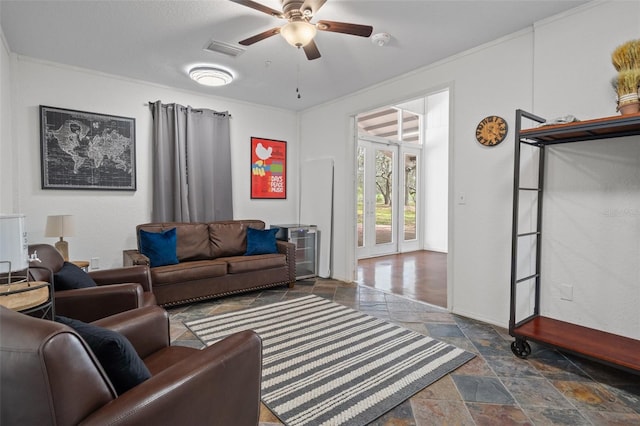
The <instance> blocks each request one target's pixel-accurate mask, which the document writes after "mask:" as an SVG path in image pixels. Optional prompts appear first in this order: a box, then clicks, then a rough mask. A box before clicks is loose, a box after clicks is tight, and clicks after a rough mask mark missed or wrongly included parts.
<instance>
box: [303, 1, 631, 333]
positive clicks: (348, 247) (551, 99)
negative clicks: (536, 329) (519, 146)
mask: <svg viewBox="0 0 640 426" xmlns="http://www.w3.org/2000/svg"><path fill="white" fill-rule="evenodd" d="M638 7H639V4H638V2H605V3H601V2H594V3H590V4H588V5H586V6H584V7H581V8H577V9H574V10H572V11H569V12H568V13H566V14H563V15H560V16H558V17H556V18H555V19H550V20H547V21H545V22H542V23H540V24H539V25H536V26H535V27H534V28H531V29H530V30H525V31H521V32H519V33H516V34H513V35H512V36H509V37H505V38H503V39H500V40H496V41H495V42H493V43H488V44H486V45H484V46H481V47H480V48H476V49H473V50H471V51H468V52H465V53H463V54H461V55H457V56H455V57H452V58H449V59H448V60H445V61H442V62H441V63H439V64H436V65H434V66H431V67H427V68H424V69H421V70H418V71H416V72H414V73H411V74H408V75H405V76H401V77H399V78H396V79H394V80H391V81H388V82H386V83H384V84H380V85H378V86H375V87H372V88H370V89H368V90H364V91H360V92H358V93H354V94H352V95H350V96H348V97H345V98H342V99H338V100H335V101H333V102H330V103H328V104H325V105H322V106H319V107H316V108H312V109H309V110H307V111H304V112H303V113H302V114H301V117H300V126H301V134H302V139H301V142H302V146H301V161H304V159H306V158H313V157H322V156H330V157H334V158H336V169H335V176H336V182H338V184H337V185H336V187H337V188H338V187H344V188H345V190H344V192H341V191H338V192H337V193H336V197H335V211H336V212H340V213H338V214H336V217H335V232H334V235H335V241H334V252H333V264H334V277H335V278H338V279H344V280H350V279H352V278H353V277H354V266H355V260H354V247H355V238H354V235H355V231H354V226H355V220H354V217H355V206H354V204H355V203H354V200H355V190H354V188H355V184H354V176H355V173H354V161H353V156H354V141H353V140H352V139H351V136H350V135H351V133H352V132H350V129H349V125H348V123H349V116H350V115H352V114H355V113H357V112H360V111H366V110H370V109H372V108H374V107H376V106H381V105H388V104H390V103H393V102H397V101H400V100H403V99H411V98H414V97H416V96H417V95H421V94H426V93H429V92H430V91H431V90H432V89H433V88H439V87H442V86H443V85H450V87H451V111H452V117H451V136H452V138H451V141H450V166H451V167H450V174H451V178H450V189H449V215H450V217H449V219H450V220H449V223H450V234H449V274H448V280H449V283H448V284H449V297H450V299H449V305H450V306H449V307H450V308H451V309H452V310H453V312H455V313H458V314H462V315H466V316H470V317H473V318H476V319H480V320H484V321H488V322H490V323H495V324H499V325H503V326H506V325H507V323H508V317H509V282H510V255H511V253H510V250H511V210H512V187H513V129H514V124H515V123H514V117H515V113H514V111H515V109H517V108H522V109H525V110H530V111H532V112H534V113H538V114H540V115H542V114H546V115H550V116H554V113H555V115H562V114H566V113H573V114H575V115H578V116H580V117H581V118H585V119H586V118H593V117H597V116H606V115H614V114H615V110H614V109H612V108H611V94H610V93H609V92H608V91H607V90H606V89H604V88H603V87H604V86H607V87H608V85H609V78H610V76H612V75H613V71H612V70H613V69H612V68H611V69H610V71H606V70H605V69H608V68H606V67H610V56H609V55H610V52H611V50H613V48H615V46H617V45H618V44H620V43H622V42H624V41H626V40H627V39H630V38H634V37H637V30H638V28H640V25H638V17H639V16H640V13H638ZM625 24H626V25H625ZM621 27H622V29H621ZM596 29H597V30H596ZM609 72H610V73H611V75H609ZM604 74H606V75H604ZM601 85H604V86H603V87H601ZM558 86H559V88H560V90H556V89H558ZM534 100H535V110H534ZM487 115H499V116H502V117H504V118H505V119H506V120H507V122H508V124H509V129H510V130H509V134H508V136H507V139H506V141H505V142H503V143H501V144H500V145H498V146H495V147H484V146H482V145H480V144H478V143H477V142H476V141H475V135H474V132H475V128H476V125H477V123H478V122H479V121H480V120H481V119H482V118H483V117H485V116H487ZM460 193H464V194H465V196H466V204H464V205H460V204H457V203H455V200H456V196H457V195H458V194H460ZM343 212H344V213H343ZM631 231H632V232H633V230H631ZM633 236H634V237H636V238H635V239H636V240H637V239H638V238H637V236H638V235H637V232H636V233H633ZM629 244H630V243H629ZM626 248H627V249H632V252H633V253H636V252H637V250H638V247H637V243H636V245H634V246H631V247H629V246H627V247H626ZM567 249H568V250H569V248H567ZM573 249H576V248H575V247H572V248H570V250H573ZM577 249H578V250H581V249H582V248H581V247H578V248H577ZM635 259H636V261H637V256H636V257H635ZM637 276H638V274H636V275H635V277H636V281H637ZM588 285H589V286H593V285H602V284H601V283H597V284H595V283H593V282H590V283H589V284H588ZM607 309H610V308H607ZM637 315H638V314H637V313H634V314H633V317H634V318H637ZM636 329H638V327H636Z"/></svg>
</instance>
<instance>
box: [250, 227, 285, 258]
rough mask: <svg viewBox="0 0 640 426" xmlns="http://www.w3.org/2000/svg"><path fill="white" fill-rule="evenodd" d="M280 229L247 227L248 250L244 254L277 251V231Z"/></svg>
mask: <svg viewBox="0 0 640 426" xmlns="http://www.w3.org/2000/svg"><path fill="white" fill-rule="evenodd" d="M278 229H279V228H271V229H264V230H262V229H254V228H247V252H246V253H245V254H244V255H245V256H251V255H254V254H270V253H277V252H278V248H277V247H276V233H277V232H278Z"/></svg>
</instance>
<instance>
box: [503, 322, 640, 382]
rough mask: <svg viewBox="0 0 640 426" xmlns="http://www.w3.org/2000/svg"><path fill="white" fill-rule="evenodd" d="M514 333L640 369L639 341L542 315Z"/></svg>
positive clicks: (515, 335)
mask: <svg viewBox="0 0 640 426" xmlns="http://www.w3.org/2000/svg"><path fill="white" fill-rule="evenodd" d="M513 335H514V337H526V338H528V339H531V340H532V341H536V342H540V343H546V344H549V345H553V346H556V347H557V348H559V349H565V350H567V351H570V352H574V353H576V354H582V355H584V356H586V357H589V358H592V359H598V360H602V361H604V362H606V363H609V364H613V365H618V366H622V367H625V368H628V369H631V370H636V371H638V372H640V340H635V339H630V338H628V337H623V336H618V335H615V334H611V333H607V332H604V331H600V330H595V329H593V328H588V327H583V326H580V325H576V324H571V323H568V322H564V321H559V320H556V319H552V318H547V317H541V316H538V317H535V318H533V319H532V320H530V321H528V322H526V323H525V324H522V325H521V326H520V327H516V328H515V329H514V330H513Z"/></svg>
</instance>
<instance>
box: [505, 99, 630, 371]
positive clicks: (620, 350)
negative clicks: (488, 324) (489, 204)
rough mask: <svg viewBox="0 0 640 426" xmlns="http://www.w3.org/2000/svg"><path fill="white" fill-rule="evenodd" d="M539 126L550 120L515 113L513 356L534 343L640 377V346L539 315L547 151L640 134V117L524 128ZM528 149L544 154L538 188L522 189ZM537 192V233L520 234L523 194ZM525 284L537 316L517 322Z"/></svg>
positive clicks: (525, 351) (527, 351) (526, 351)
mask: <svg viewBox="0 0 640 426" xmlns="http://www.w3.org/2000/svg"><path fill="white" fill-rule="evenodd" d="M523 119H528V120H532V121H534V122H537V123H544V122H545V121H546V120H545V119H543V118H541V117H538V116H536V115H534V114H531V113H529V112H525V111H523V110H516V130H515V152H514V181H513V223H512V225H513V227H512V241H511V244H512V249H511V303H510V304H511V307H510V318H509V334H510V335H511V336H512V337H514V338H515V341H514V342H513V343H512V344H511V350H512V351H513V353H514V354H515V355H516V356H518V357H520V358H526V357H527V356H528V355H530V354H531V346H530V345H529V343H528V342H527V341H528V340H530V341H535V342H538V343H542V344H546V345H549V346H553V347H556V348H558V349H561V350H563V351H566V352H572V353H575V354H578V355H581V356H584V357H587V358H590V359H594V360H597V361H600V362H603V363H606V364H609V365H612V366H615V367H619V368H623V369H626V370H629V371H632V372H635V373H638V372H640V341H639V340H635V339H630V338H627V337H623V336H618V335H615V334H611V333H606V332H603V331H600V330H595V329H591V328H587V327H583V326H579V325H576V324H571V323H567V322H563V321H559V320H556V319H552V318H547V317H544V316H542V315H540V283H541V269H540V255H541V243H542V201H543V194H544V167H545V155H546V148H545V147H546V146H549V145H554V144H563V143H570V142H582V141H589V140H598V139H608V138H619V137H626V136H634V135H640V114H633V115H623V116H614V117H606V118H600V119H595V120H588V121H579V122H573V123H566V124H556V125H548V126H542V127H536V128H531V129H522V120H523ZM523 144H524V145H529V146H532V147H535V148H537V149H538V150H539V152H538V156H537V158H538V176H537V186H535V187H522V186H521V185H520V181H521V171H520V168H521V147H522V145H523ZM531 192H534V193H535V194H536V195H537V198H536V206H535V207H534V208H535V211H536V214H537V217H536V221H535V222H536V225H535V229H531V230H527V231H526V232H521V231H520V226H519V221H520V211H519V208H520V197H521V195H522V194H523V193H531ZM523 238H532V239H534V240H535V251H534V262H535V268H531V269H534V270H529V271H527V274H526V275H525V276H520V274H519V271H518V243H519V241H520V240H521V239H523ZM524 283H529V284H531V283H533V288H534V303H533V309H532V313H530V314H528V315H527V316H526V317H525V318H522V319H520V320H518V319H517V318H519V316H518V312H517V302H518V300H517V290H518V287H519V286H521V285H523V284H524Z"/></svg>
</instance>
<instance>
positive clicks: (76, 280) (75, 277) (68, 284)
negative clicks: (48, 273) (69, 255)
mask: <svg viewBox="0 0 640 426" xmlns="http://www.w3.org/2000/svg"><path fill="white" fill-rule="evenodd" d="M95 286H96V282H95V281H94V280H93V278H91V277H90V276H89V274H87V273H86V272H85V271H83V270H82V269H80V268H79V267H77V266H76V265H74V264H73V263H69V262H64V263H63V264H62V268H60V270H59V271H58V272H56V273H54V274H53V288H54V290H55V291H63V290H72V289H76V288H87V287H95Z"/></svg>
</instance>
